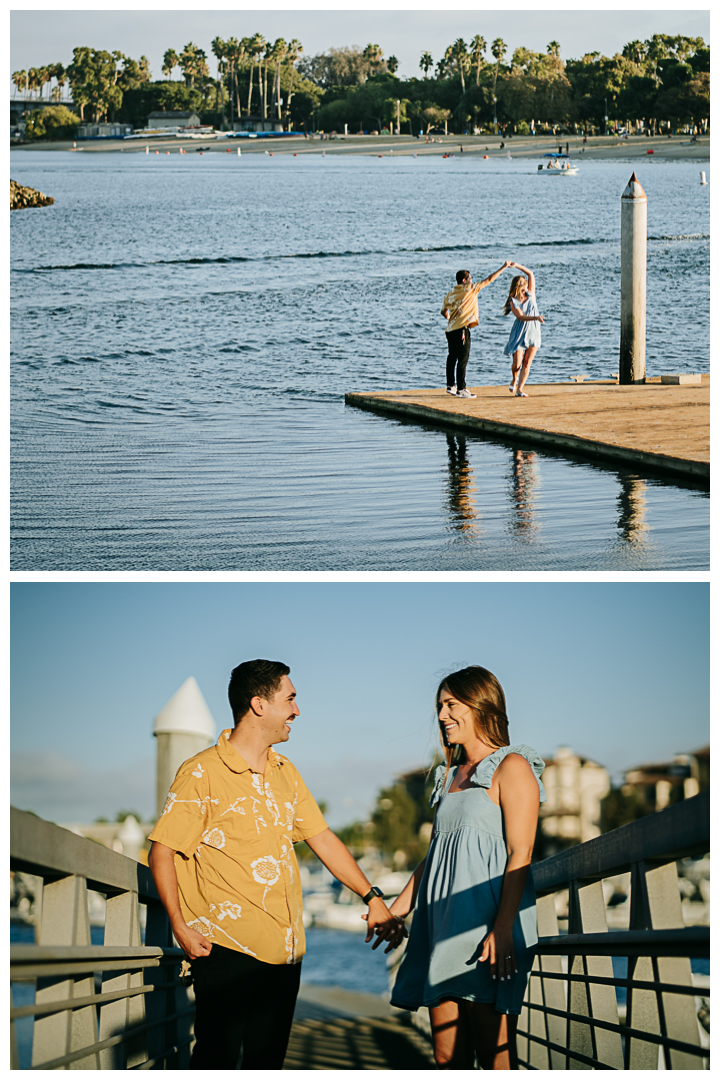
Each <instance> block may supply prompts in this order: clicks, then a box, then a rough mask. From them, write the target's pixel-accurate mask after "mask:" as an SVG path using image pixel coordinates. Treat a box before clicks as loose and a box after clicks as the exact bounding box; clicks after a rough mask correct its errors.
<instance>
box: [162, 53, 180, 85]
mask: <svg viewBox="0 0 720 1080" xmlns="http://www.w3.org/2000/svg"><path fill="white" fill-rule="evenodd" d="M179 63H180V57H179V56H178V54H177V53H176V52H175V50H174V49H167V50H166V52H165V55H164V56H163V64H162V73H163V75H167V77H168V79H170V78H172V72H173V68H176V67H177V66H178V64H179Z"/></svg>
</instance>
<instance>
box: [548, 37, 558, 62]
mask: <svg viewBox="0 0 720 1080" xmlns="http://www.w3.org/2000/svg"><path fill="white" fill-rule="evenodd" d="M547 52H548V55H549V56H552V57H554V58H555V59H556V60H559V59H560V42H559V41H551V42H550V44H549V45H548V47H547Z"/></svg>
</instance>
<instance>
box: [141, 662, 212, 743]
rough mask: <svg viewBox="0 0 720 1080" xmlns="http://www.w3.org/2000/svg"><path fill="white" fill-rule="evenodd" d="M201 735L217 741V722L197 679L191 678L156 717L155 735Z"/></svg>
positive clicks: (210, 740) (208, 739) (209, 740)
mask: <svg viewBox="0 0 720 1080" xmlns="http://www.w3.org/2000/svg"><path fill="white" fill-rule="evenodd" d="M170 734H178V735H200V736H201V737H202V738H205V739H207V741H208V743H212V742H214V741H215V721H214V720H213V717H212V713H211V712H210V710H209V709H208V707H207V705H206V703H205V698H204V697H203V696H202V693H201V691H200V687H199V686H198V684H197V682H196V681H195V679H194V678H193V677H192V675H191V676H190V678H189V679H186V680H185V682H184V683H183V684H182V686H181V687H180V689H179V690H178V691H177V693H175V694H173V696H172V697H171V698H170V700H169V701H168V703H167V705H166V706H165V707H164V708H163V709H161V710H160V712H159V713H158V714H157V716H156V717H155V726H154V727H153V735H170Z"/></svg>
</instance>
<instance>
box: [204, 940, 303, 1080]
mask: <svg viewBox="0 0 720 1080" xmlns="http://www.w3.org/2000/svg"><path fill="white" fill-rule="evenodd" d="M300 967H301V965H300V964H265V963H263V962H262V960H256V959H255V957H253V956H247V955H246V954H245V953H241V952H236V951H235V949H226V948H224V946H222V945H213V947H212V949H211V950H210V955H209V956H203V957H200V959H199V960H193V962H192V975H193V986H194V989H195V1006H196V1014H195V1039H196V1042H195V1047H194V1049H193V1053H192V1057H191V1059H190V1068H191V1069H236V1068H237V1067H238V1058H239V1056H240V1051H241V1050H242V1065H241V1066H240V1068H241V1069H282V1067H283V1061H284V1060H285V1051H286V1050H287V1044H288V1039H289V1038H290V1027H291V1025H292V1018H293V1012H294V1011H295V999H296V997H297V993H298V990H299V988H300Z"/></svg>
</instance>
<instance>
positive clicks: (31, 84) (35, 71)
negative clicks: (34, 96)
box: [27, 68, 42, 93]
mask: <svg viewBox="0 0 720 1080" xmlns="http://www.w3.org/2000/svg"><path fill="white" fill-rule="evenodd" d="M41 86H42V82H41V80H40V69H39V68H29V69H28V73H27V88H28V90H30V91H32V92H33V93H34V92H35V91H36V90H39V89H40V87H41Z"/></svg>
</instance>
